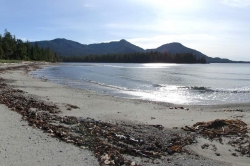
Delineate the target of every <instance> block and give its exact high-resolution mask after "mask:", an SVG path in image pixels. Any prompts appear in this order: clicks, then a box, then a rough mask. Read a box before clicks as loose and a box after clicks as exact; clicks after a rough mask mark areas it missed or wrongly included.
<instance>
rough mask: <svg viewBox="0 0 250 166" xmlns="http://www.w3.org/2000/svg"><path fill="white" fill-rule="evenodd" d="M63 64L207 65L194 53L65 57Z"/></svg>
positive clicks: (144, 53) (139, 53)
mask: <svg viewBox="0 0 250 166" xmlns="http://www.w3.org/2000/svg"><path fill="white" fill-rule="evenodd" d="M62 61H63V62H100V63H206V58H205V57H201V58H197V57H196V55H194V54H192V53H177V54H170V53H168V52H164V53H162V52H158V51H151V52H137V53H128V54H106V55H88V56H67V57H66V56H65V57H63V58H62Z"/></svg>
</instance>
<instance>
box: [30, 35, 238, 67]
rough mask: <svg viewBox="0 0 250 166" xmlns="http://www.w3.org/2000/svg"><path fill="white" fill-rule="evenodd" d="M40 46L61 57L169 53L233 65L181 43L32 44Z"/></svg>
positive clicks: (50, 42)
mask: <svg viewBox="0 0 250 166" xmlns="http://www.w3.org/2000/svg"><path fill="white" fill-rule="evenodd" d="M35 43H37V44H38V46H40V47H43V48H47V47H49V48H50V49H51V50H53V51H55V52H56V53H57V54H58V55H60V56H66V57H69V56H87V55H106V54H128V53H138V52H140V53H143V52H151V51H153V52H155V51H157V52H161V53H164V52H168V53H170V54H177V53H178V54H181V53H192V54H194V55H196V56H197V58H201V57H203V56H204V57H205V58H206V62H207V63H233V62H235V61H231V60H229V59H221V58H211V57H208V56H206V55H204V54H202V53H201V52H199V51H197V50H195V49H191V48H188V47H185V46H183V45H182V44H180V43H169V44H164V45H162V46H160V47H158V48H155V49H146V50H144V49H143V48H140V47H138V46H136V45H134V44H132V43H130V42H128V41H126V40H124V39H123V40H120V41H113V42H109V43H97V44H89V45H87V44H80V43H78V42H75V41H71V40H67V39H54V40H47V41H37V42H31V45H33V46H34V45H35Z"/></svg>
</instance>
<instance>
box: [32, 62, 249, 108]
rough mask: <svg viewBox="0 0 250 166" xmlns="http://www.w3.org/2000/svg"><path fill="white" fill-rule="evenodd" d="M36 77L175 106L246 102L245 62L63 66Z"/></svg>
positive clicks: (72, 64) (40, 72)
mask: <svg viewBox="0 0 250 166" xmlns="http://www.w3.org/2000/svg"><path fill="white" fill-rule="evenodd" d="M30 74H31V75H33V76H35V77H37V78H44V79H47V80H48V81H51V82H54V83H58V84H65V85H68V86H71V87H75V88H80V89H87V90H92V91H95V92H97V93H100V94H108V95H111V96H116V97H124V98H132V99H143V100H151V101H160V102H169V103H175V104H201V105H206V104H223V103H244V102H250V64H243V63H232V64H168V63H145V64H131V63H130V64H125V63H62V64H60V65H56V66H50V67H46V68H43V69H39V70H36V71H33V72H31V73H30Z"/></svg>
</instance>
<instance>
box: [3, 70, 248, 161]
mask: <svg viewBox="0 0 250 166" xmlns="http://www.w3.org/2000/svg"><path fill="white" fill-rule="evenodd" d="M2 67H4V66H2ZM1 77H2V78H4V79H6V80H7V81H8V84H11V85H13V86H14V87H15V88H17V89H21V90H23V91H25V92H27V93H29V94H33V95H36V96H38V97H39V98H41V99H42V100H47V101H51V102H54V103H56V104H57V105H59V106H60V109H61V110H62V111H63V114H64V115H71V116H77V117H83V118H87V117H91V118H94V119H96V120H101V121H109V122H117V121H125V122H133V123H143V124H161V125H163V126H164V127H165V128H169V129H172V128H173V127H178V128H181V127H183V126H185V125H189V126H190V125H193V124H194V123H196V122H201V121H210V120H215V119H235V118H238V119H241V120H243V121H244V122H246V123H247V124H248V125H250V104H249V103H246V104H225V105H209V106H190V105H186V106H183V107H185V108H187V109H171V108H172V107H180V106H181V105H178V106H176V105H174V104H170V103H156V102H149V101H142V100H130V99H122V98H115V97H112V96H107V95H100V94H96V93H94V92H91V91H86V90H79V89H74V88H70V87H67V86H65V85H58V84H54V83H51V82H47V81H46V80H42V79H36V78H33V77H32V76H30V75H29V74H27V73H25V72H24V71H7V72H6V73H4V74H2V75H1ZM67 104H72V105H77V106H78V107H80V108H79V109H72V110H68V107H67ZM1 108H2V109H1V114H4V116H1V118H3V120H4V119H5V121H2V120H1V126H4V127H5V129H3V128H1V131H0V132H1V134H0V135H1V138H2V133H3V132H4V133H5V134H6V138H4V139H5V140H6V143H4V145H5V146H4V147H5V148H8V147H10V149H11V150H10V152H8V153H7V152H3V151H4V148H3V146H1V151H2V152H1V153H0V155H1V158H2V157H3V158H4V156H6V155H7V157H9V158H13V156H14V155H15V156H18V154H19V157H16V159H13V162H12V163H13V165H15V162H16V161H18V160H19V159H21V158H22V157H21V156H22V155H25V154H24V153H22V151H27V146H28V145H30V143H31V146H33V148H31V147H29V148H28V151H31V150H34V151H33V152H32V153H29V154H32V155H31V156H30V161H32V162H30V163H32V164H34V163H35V164H36V165H37V164H39V162H38V161H40V162H42V160H43V158H45V159H46V160H45V161H44V162H43V163H42V164H41V165H47V163H51V162H55V163H61V165H63V164H64V162H65V165H66V164H67V163H71V165H72V163H73V165H81V164H79V163H82V164H83V163H84V164H83V165H90V163H92V165H96V164H97V161H96V159H95V158H94V157H93V156H91V152H88V151H83V150H81V149H78V148H76V147H73V146H72V145H67V144H65V143H61V142H58V141H57V140H56V139H53V138H50V137H48V136H46V134H43V133H42V132H41V131H38V130H36V129H32V128H30V127H27V126H22V124H25V123H24V122H20V117H19V115H16V113H14V112H8V111H6V110H7V108H4V106H1ZM236 109H241V110H244V112H237V111H232V112H225V111H224V110H236ZM2 112H3V113H2ZM7 118H9V120H8V119H7ZM11 120H12V121H11ZM8 125H10V126H12V127H6V126H8ZM7 129H8V130H7ZM10 129H11V130H13V131H10V132H6V131H9V130H10ZM5 130H6V131H5ZM25 132H27V133H25ZM16 133H18V134H16ZM24 133H25V134H24ZM11 135H13V136H11ZM17 135H19V136H18V140H19V137H20V139H21V138H22V139H23V140H22V139H21V141H22V142H23V145H20V146H21V147H20V148H19V147H17V149H16V150H17V152H15V149H13V148H15V146H19V145H14V144H13V143H11V142H12V141H8V138H9V139H14V141H15V139H16V138H15V137H17ZM24 135H25V136H26V137H24ZM29 137H31V139H29ZM40 137H41V138H40ZM33 138H34V139H33ZM1 140H2V139H1ZM206 141H207V140H204V139H202V138H201V139H200V142H199V143H198V144H196V145H192V146H190V147H189V148H190V149H192V150H194V151H195V152H196V153H198V154H199V155H201V156H204V157H208V158H211V159H213V160H216V161H222V162H228V164H225V165H230V164H232V165H249V162H250V158H249V157H241V156H239V157H233V156H232V155H231V154H230V153H229V152H228V150H229V149H230V148H231V149H232V147H230V146H229V145H225V144H224V145H220V144H219V143H217V142H215V141H214V142H209V143H210V144H216V146H217V147H218V148H219V149H218V151H219V153H220V154H221V156H216V155H215V154H214V151H212V150H209V149H208V150H204V149H201V144H203V143H204V142H206ZM8 143H9V145H8ZM11 146H13V147H11ZM42 149H43V150H42ZM62 149H63V150H62ZM44 150H46V153H44V152H43V151H44ZM60 151H62V152H61V153H58V152H60ZM20 153H21V156H20ZM38 154H39V155H38ZM36 155H37V156H36ZM44 155H45V156H44ZM53 155H55V156H53ZM63 155H65V156H63ZM32 156H33V157H32ZM35 156H36V157H35ZM66 156H68V157H66ZM14 158H15V157H14ZM24 158H25V159H26V158H29V157H28V155H26V156H25V157H24ZM56 158H58V160H59V161H58V160H56ZM85 158H87V160H85ZM60 160H62V161H60ZM3 161H4V162H1V164H2V163H6V162H7V161H12V160H8V159H4V160H3ZM73 161H74V162H73ZM27 162H28V161H27ZM27 162H25V161H23V164H20V165H26V164H27ZM215 163H216V162H214V164H213V165H217V164H215ZM28 164H29V163H28ZM5 165H9V164H8V163H6V164H5ZM18 165H19V164H18ZM48 165H54V164H48ZM191 165H192V164H191ZM207 165H209V164H207ZM218 165H220V164H218Z"/></svg>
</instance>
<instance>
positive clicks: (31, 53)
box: [0, 30, 60, 62]
mask: <svg viewBox="0 0 250 166" xmlns="http://www.w3.org/2000/svg"><path fill="white" fill-rule="evenodd" d="M0 59H5V60H35V61H48V62H57V61H60V57H59V56H57V55H56V54H55V53H53V52H52V51H51V50H50V48H45V49H44V48H39V47H38V45H37V44H35V46H31V45H30V43H29V42H28V41H26V42H23V41H22V40H20V39H16V38H15V36H12V35H11V33H10V32H8V31H7V30H5V32H4V35H3V36H2V35H0Z"/></svg>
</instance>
